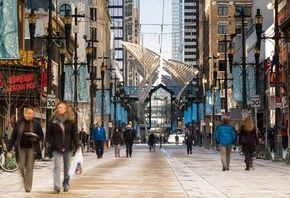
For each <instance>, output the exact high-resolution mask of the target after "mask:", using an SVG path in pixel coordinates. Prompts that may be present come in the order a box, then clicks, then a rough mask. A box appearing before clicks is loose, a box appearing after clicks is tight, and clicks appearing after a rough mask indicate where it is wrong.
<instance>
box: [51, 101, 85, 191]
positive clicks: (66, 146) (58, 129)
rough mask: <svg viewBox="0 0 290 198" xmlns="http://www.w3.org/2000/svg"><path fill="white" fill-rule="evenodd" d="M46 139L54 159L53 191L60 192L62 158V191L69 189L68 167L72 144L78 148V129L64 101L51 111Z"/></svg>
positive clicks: (79, 147)
mask: <svg viewBox="0 0 290 198" xmlns="http://www.w3.org/2000/svg"><path fill="white" fill-rule="evenodd" d="M46 135H47V140H48V141H50V142H51V145H52V146H51V151H52V156H53V161H54V169H53V180H54V191H55V192H57V193H59V192H60V169H61V168H60V166H61V158H63V170H64V177H63V178H64V179H63V183H62V184H63V191H64V192H68V191H69V180H70V175H69V169H70V162H71V155H72V150H73V147H72V144H74V145H75V147H76V148H77V149H78V150H80V149H81V143H80V141H79V136H78V131H77V128H76V125H75V123H74V113H73V111H72V108H71V107H70V106H68V104H66V103H65V102H60V103H59V104H58V105H57V106H56V110H55V111H54V112H53V113H52V115H51V117H50V120H49V123H48V127H47V131H46Z"/></svg>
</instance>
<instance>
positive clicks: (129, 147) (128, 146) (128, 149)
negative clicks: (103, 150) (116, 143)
mask: <svg viewBox="0 0 290 198" xmlns="http://www.w3.org/2000/svg"><path fill="white" fill-rule="evenodd" d="M132 146H133V142H126V156H127V157H128V155H130V157H131V155H132Z"/></svg>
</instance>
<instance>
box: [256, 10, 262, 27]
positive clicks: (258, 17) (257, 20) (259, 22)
mask: <svg viewBox="0 0 290 198" xmlns="http://www.w3.org/2000/svg"><path fill="white" fill-rule="evenodd" d="M255 24H256V25H262V24H263V16H262V15H261V12H260V9H257V14H256V15H255Z"/></svg>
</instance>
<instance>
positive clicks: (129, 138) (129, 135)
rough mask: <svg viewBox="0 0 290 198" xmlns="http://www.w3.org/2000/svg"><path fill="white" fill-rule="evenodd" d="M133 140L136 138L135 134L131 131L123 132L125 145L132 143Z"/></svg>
mask: <svg viewBox="0 0 290 198" xmlns="http://www.w3.org/2000/svg"><path fill="white" fill-rule="evenodd" d="M135 138H136V134H135V132H134V131H133V130H132V129H129V130H126V131H124V140H125V143H132V142H133V141H134V139H135Z"/></svg>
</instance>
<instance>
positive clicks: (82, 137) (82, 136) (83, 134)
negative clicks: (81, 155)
mask: <svg viewBox="0 0 290 198" xmlns="http://www.w3.org/2000/svg"><path fill="white" fill-rule="evenodd" d="M79 139H80V141H81V143H82V146H83V148H84V150H85V146H86V143H87V141H88V134H87V133H86V132H85V130H84V128H82V130H81V131H80V132H79Z"/></svg>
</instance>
